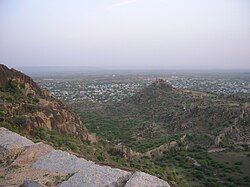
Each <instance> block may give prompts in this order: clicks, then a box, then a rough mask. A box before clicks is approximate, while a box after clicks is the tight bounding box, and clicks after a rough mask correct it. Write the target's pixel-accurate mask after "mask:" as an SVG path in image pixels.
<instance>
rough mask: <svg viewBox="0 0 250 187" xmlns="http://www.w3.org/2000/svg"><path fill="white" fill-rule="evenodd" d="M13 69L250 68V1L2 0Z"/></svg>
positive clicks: (0, 58) (6, 59) (2, 46)
mask: <svg viewBox="0 0 250 187" xmlns="http://www.w3.org/2000/svg"><path fill="white" fill-rule="evenodd" d="M0 27H1V29H0V63H3V64H6V65H7V66H9V67H30V66H34V67H40V66H76V67H77V66H78V67H79V66H81V67H82V66H86V67H104V68H105V67H106V68H117V69H126V68H127V69H128V68H135V69H138V68H141V69H150V68H163V69H164V68H165V69H167V68H169V69H248V70H249V69H250V2H249V1H248V0H237V1H235V0H209V1H200V0H176V1H172V0H155V1H152V0H106V1H81V0H71V1H70V0H43V1H34V0H21V1H18V0H1V1H0Z"/></svg>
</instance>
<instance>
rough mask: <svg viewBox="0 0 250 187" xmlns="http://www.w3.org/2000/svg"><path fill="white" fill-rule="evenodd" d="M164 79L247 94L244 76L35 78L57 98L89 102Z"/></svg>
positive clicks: (109, 99)
mask: <svg viewBox="0 0 250 187" xmlns="http://www.w3.org/2000/svg"><path fill="white" fill-rule="evenodd" d="M157 77H158V78H162V79H164V80H166V81H167V82H168V83H169V84H171V85H172V86H173V87H175V88H183V89H192V90H199V91H206V92H212V93H217V94H240V95H249V94H250V80H249V79H248V78H241V77H240V78H234V77H232V78H228V77H227V78H214V77H202V76H198V77H189V76H183V75H166V76H164V75H160V76H154V75H145V76H141V75H140V76H136V75H133V76H129V75H127V78H124V75H123V77H122V78H120V79H119V76H115V75H112V76H110V78H109V79H105V80H104V79H102V78H96V79H93V81H89V80H86V79H85V78H82V79H80V78H79V79H74V80H73V79H72V80H71V79H67V80H64V79H39V80H37V83H38V84H39V85H40V86H41V87H43V88H47V89H49V90H50V91H51V92H52V93H53V94H54V95H55V96H56V97H57V98H59V99H61V100H63V101H65V102H74V101H82V100H89V101H92V102H99V103H108V102H118V101H120V100H122V99H124V98H125V97H127V96H132V95H133V94H134V93H136V92H138V91H139V90H141V89H143V88H144V87H146V86H147V85H149V84H151V83H152V82H153V81H154V80H155V79H156V78H157Z"/></svg>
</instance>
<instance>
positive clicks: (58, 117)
mask: <svg viewBox="0 0 250 187" xmlns="http://www.w3.org/2000/svg"><path fill="white" fill-rule="evenodd" d="M0 92H4V94H7V95H8V97H6V98H4V94H2V95H3V98H1V100H3V102H0V108H3V109H4V115H3V116H1V121H5V122H8V123H10V124H12V125H22V127H23V129H24V132H26V133H31V132H32V131H33V130H34V129H36V128H43V129H45V130H46V131H52V130H54V131H57V132H59V133H61V134H63V135H68V136H72V137H74V138H77V139H80V140H88V141H90V142H96V141H97V137H96V136H95V135H90V134H88V132H87V129H86V127H85V125H84V124H83V123H82V121H81V120H80V118H79V117H78V116H77V115H76V114H75V113H73V112H72V111H71V110H70V108H68V107H67V106H66V105H65V104H63V103H62V102H61V101H59V100H58V99H56V98H55V97H53V96H52V94H51V92H50V91H49V90H46V89H40V88H39V86H37V84H36V83H35V82H34V81H33V80H32V79H31V78H30V77H29V76H27V75H25V74H23V73H21V72H19V71H17V70H14V69H8V67H6V66H4V65H1V64H0ZM10 97H13V99H12V100H9V98H10ZM20 116H21V118H22V121H20V120H19V122H18V123H19V124H17V122H16V121H15V120H13V119H15V118H19V119H20Z"/></svg>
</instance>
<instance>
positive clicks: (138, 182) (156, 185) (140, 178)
mask: <svg viewBox="0 0 250 187" xmlns="http://www.w3.org/2000/svg"><path fill="white" fill-rule="evenodd" d="M138 186H143V187H170V185H169V184H168V183H167V182H166V181H164V180H161V179H159V178H157V177H155V176H152V175H149V174H146V173H143V172H135V173H134V174H133V175H132V177H131V178H130V179H129V180H128V182H127V183H126V185H125V187H138Z"/></svg>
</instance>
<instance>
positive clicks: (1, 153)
mask: <svg viewBox="0 0 250 187" xmlns="http://www.w3.org/2000/svg"><path fill="white" fill-rule="evenodd" d="M31 145H34V143H33V142H32V141H30V140H29V139H27V138H25V137H23V136H20V135H18V134H16V133H14V132H11V131H9V130H7V129H5V128H3V127H0V163H1V162H2V163H5V162H8V163H10V162H11V161H12V160H13V159H15V158H16V156H17V155H18V154H20V153H21V152H22V151H23V150H24V149H25V148H26V147H29V146H31Z"/></svg>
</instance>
